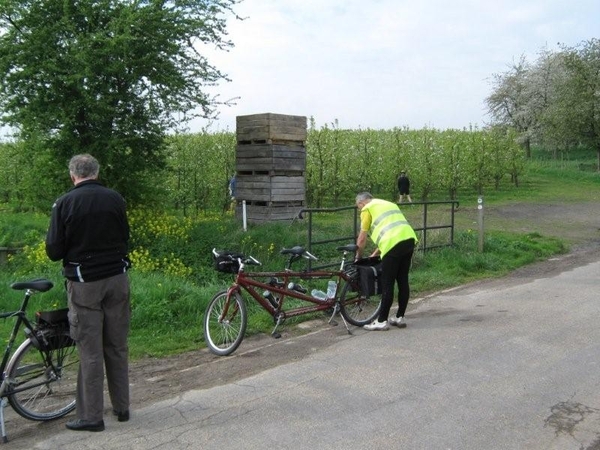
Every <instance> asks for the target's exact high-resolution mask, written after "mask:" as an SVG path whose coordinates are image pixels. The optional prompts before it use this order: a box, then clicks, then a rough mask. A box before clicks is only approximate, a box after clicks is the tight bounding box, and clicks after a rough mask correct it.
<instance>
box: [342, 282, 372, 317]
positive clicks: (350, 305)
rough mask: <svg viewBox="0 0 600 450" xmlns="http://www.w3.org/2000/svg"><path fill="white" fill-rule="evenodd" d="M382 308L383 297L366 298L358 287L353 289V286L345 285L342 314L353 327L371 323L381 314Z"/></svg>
mask: <svg viewBox="0 0 600 450" xmlns="http://www.w3.org/2000/svg"><path fill="white" fill-rule="evenodd" d="M380 308H381V295H377V294H375V295H371V296H369V297H366V296H364V295H362V294H361V293H360V292H359V289H358V287H355V288H354V289H353V286H352V284H350V283H348V282H346V283H345V284H344V287H343V288H342V293H341V294H340V313H341V314H342V316H343V317H344V318H345V319H346V320H347V321H348V322H350V323H351V324H352V325H356V326H357V327H362V326H363V325H366V324H368V323H371V322H372V321H373V320H374V319H375V317H377V315H378V314H379V309H380Z"/></svg>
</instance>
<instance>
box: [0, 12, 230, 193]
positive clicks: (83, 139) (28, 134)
mask: <svg viewBox="0 0 600 450" xmlns="http://www.w3.org/2000/svg"><path fill="white" fill-rule="evenodd" d="M235 3H236V0H202V1H181V2H123V1H120V0H102V1H95V0H94V1H92V0H84V1H78V2H76V3H73V2H57V1H55V0H39V1H36V2H29V1H21V0H5V1H3V2H2V3H1V4H0V29H1V30H2V33H1V34H0V109H1V110H2V120H3V121H4V122H5V123H7V124H9V125H12V126H14V127H16V129H17V130H18V134H19V137H20V139H21V140H22V141H23V142H25V143H26V145H25V146H24V147H23V148H22V151H24V152H25V153H27V158H28V159H30V160H35V162H36V164H26V165H24V167H26V168H27V170H30V171H31V170H33V169H38V170H36V171H35V172H34V173H35V175H36V176H37V177H38V180H46V179H50V180H51V181H52V183H53V184H55V185H58V186H61V184H63V183H64V182H68V177H66V176H65V175H59V176H58V178H54V177H53V175H54V174H55V171H54V170H51V171H47V170H44V169H45V168H46V163H49V162H50V161H54V164H57V165H58V166H61V167H66V164H67V162H68V160H69V159H70V157H71V156H73V155H74V154H77V153H91V154H93V155H94V156H95V157H96V158H97V159H98V160H99V161H100V164H101V165H102V172H101V177H102V179H103V180H104V181H105V182H106V184H107V185H109V186H111V187H112V188H115V189H117V190H118V191H119V192H121V193H122V194H123V195H124V196H125V197H126V198H127V199H128V200H129V201H130V202H135V203H140V202H142V201H143V200H147V199H148V197H147V195H148V191H149V190H150V192H152V189H151V188H152V187H153V186H156V185H155V184H153V182H154V181H155V177H156V176H157V173H158V171H160V170H162V168H163V167H164V163H165V158H164V145H163V141H164V137H165V135H166V132H167V131H168V130H172V129H177V128H178V127H180V126H181V125H182V124H184V123H185V122H186V121H188V120H189V119H191V118H193V117H194V116H205V117H208V116H210V115H211V114H212V113H213V111H214V107H215V104H216V100H215V99H214V98H212V97H210V96H208V95H207V94H206V92H205V90H206V87H207V86H208V85H212V84H214V83H216V82H218V81H219V80H221V79H224V78H225V77H226V76H225V75H224V74H222V73H221V72H220V71H218V70H217V69H216V68H215V67H213V66H212V65H211V64H210V63H209V62H208V61H207V59H206V58H205V57H204V56H202V55H201V54H200V52H199V49H200V48H201V46H202V45H211V46H217V47H218V48H221V49H226V48H228V47H230V46H231V45H232V44H231V42H229V41H227V40H225V39H224V37H225V36H226V30H225V23H226V22H225V21H226V18H225V17H224V16H223V13H227V12H231V8H232V6H233V5H234V4H235ZM40 152H41V153H48V154H49V155H51V156H52V158H47V157H45V156H41V155H39V154H40ZM38 159H40V160H39V161H38ZM65 170H66V169H65Z"/></svg>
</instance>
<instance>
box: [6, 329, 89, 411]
mask: <svg viewBox="0 0 600 450" xmlns="http://www.w3.org/2000/svg"><path fill="white" fill-rule="evenodd" d="M53 337H54V341H53V342H54V343H55V344H59V340H60V339H64V340H65V341H64V342H67V339H68V340H70V339H71V338H70V337H69V334H68V331H64V332H62V333H61V334H60V337H58V336H53ZM57 338H58V339H57ZM71 343H72V341H71ZM38 347H39V344H38V345H34V343H33V342H32V341H31V339H27V340H26V341H25V342H23V343H22V344H21V345H20V346H19V348H18V349H17V350H16V351H15V353H14V355H13V356H12V357H11V359H10V362H9V363H8V369H7V371H6V376H7V377H8V379H9V388H8V391H7V392H6V393H5V394H6V396H7V398H8V401H9V403H10V405H11V406H12V408H13V409H14V410H15V411H16V412H17V413H18V414H19V415H21V416H22V417H25V418H26V419H30V420H36V421H46V420H52V419H57V418H59V417H63V416H64V415H66V414H68V413H70V412H71V411H73V410H74V409H75V397H76V393H77V373H78V371H79V354H78V353H77V349H76V347H75V346H74V345H70V346H63V347H62V348H54V349H47V350H44V349H39V348H38ZM57 347H60V346H59V345H57ZM49 361H50V362H51V364H50V363H49Z"/></svg>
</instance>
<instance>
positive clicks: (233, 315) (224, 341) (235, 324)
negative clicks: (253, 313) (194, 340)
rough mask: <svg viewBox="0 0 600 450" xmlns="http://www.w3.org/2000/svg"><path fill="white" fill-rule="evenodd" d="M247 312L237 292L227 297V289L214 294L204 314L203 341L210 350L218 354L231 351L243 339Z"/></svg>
mask: <svg viewBox="0 0 600 450" xmlns="http://www.w3.org/2000/svg"><path fill="white" fill-rule="evenodd" d="M247 323H248V314H247V312H246V304H245V303H244V300H243V299H242V296H241V295H240V294H239V293H238V292H233V293H232V294H231V295H230V296H229V298H227V291H222V292H219V293H218V294H217V295H215V296H214V297H213V298H212V300H211V301H210V303H209V304H208V307H207V308H206V313H205V314H204V341H205V342H206V345H207V347H208V348H209V350H210V351H211V352H213V353H214V354H216V355H219V356H227V355H230V354H231V353H233V352H234V351H235V350H236V349H237V348H238V347H239V345H240V344H241V343H242V339H244V333H245V332H246V325H247Z"/></svg>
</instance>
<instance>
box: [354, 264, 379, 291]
mask: <svg viewBox="0 0 600 450" xmlns="http://www.w3.org/2000/svg"><path fill="white" fill-rule="evenodd" d="M355 266H356V269H357V270H358V283H359V285H360V290H361V293H362V294H363V295H365V296H366V297H370V296H371V295H381V272H382V270H383V267H382V263H381V258H379V257H378V256H374V257H369V258H361V259H359V260H358V261H356V262H355Z"/></svg>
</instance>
